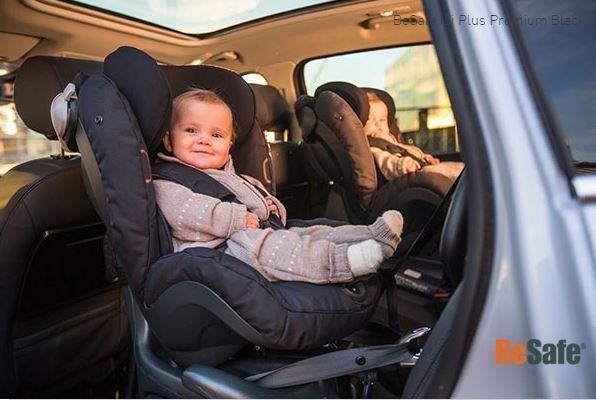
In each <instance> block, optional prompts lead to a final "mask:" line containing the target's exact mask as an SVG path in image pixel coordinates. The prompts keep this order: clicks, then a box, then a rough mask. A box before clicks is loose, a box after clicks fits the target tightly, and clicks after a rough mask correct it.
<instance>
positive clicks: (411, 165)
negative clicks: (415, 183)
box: [401, 157, 421, 174]
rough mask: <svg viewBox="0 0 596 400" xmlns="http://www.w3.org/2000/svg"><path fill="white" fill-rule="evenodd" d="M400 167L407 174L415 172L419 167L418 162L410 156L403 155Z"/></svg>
mask: <svg viewBox="0 0 596 400" xmlns="http://www.w3.org/2000/svg"><path fill="white" fill-rule="evenodd" d="M401 168H402V171H403V173H404V174H409V173H410V172H416V171H418V170H419V169H420V168H421V167H420V164H418V162H417V161H416V160H414V159H413V158H412V157H404V158H403V160H402V164H401Z"/></svg>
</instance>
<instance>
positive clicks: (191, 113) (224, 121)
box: [164, 99, 233, 169]
mask: <svg viewBox="0 0 596 400" xmlns="http://www.w3.org/2000/svg"><path fill="white" fill-rule="evenodd" d="M232 124H233V122H232V112H231V111H230V109H229V108H228V107H227V106H224V105H222V104H214V103H208V102H204V101H198V100H195V99H189V100H186V101H185V102H183V103H182V104H181V105H180V109H179V111H178V115H177V116H176V118H175V122H174V124H173V126H172V127H171V129H170V133H169V135H166V137H165V138H164V144H165V146H166V148H167V149H168V150H169V151H171V152H172V153H174V156H176V157H177V158H178V159H179V160H180V161H183V162H185V163H186V164H189V165H192V166H193V167H195V168H199V169H220V168H222V167H223V166H224V165H225V164H226V162H227V161H228V159H229V156H230V147H231V146H232V129H233V125H232Z"/></svg>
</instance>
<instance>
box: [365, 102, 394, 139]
mask: <svg viewBox="0 0 596 400" xmlns="http://www.w3.org/2000/svg"><path fill="white" fill-rule="evenodd" d="M369 104H370V111H369V113H368V121H366V125H364V133H365V134H366V136H378V135H385V134H389V124H388V123H387V106H385V103H383V102H382V101H371V102H370V103H369Z"/></svg>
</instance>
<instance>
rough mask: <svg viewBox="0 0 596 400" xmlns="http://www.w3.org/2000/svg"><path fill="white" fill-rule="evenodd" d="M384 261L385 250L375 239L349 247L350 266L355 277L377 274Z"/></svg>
mask: <svg viewBox="0 0 596 400" xmlns="http://www.w3.org/2000/svg"><path fill="white" fill-rule="evenodd" d="M382 261H383V249H382V248H381V245H380V244H379V243H378V242H377V241H375V240H373V239H368V240H365V241H364V242H360V243H356V244H353V245H351V246H350V247H348V265H349V267H350V270H351V271H352V274H353V275H354V276H362V275H367V274H372V273H373V272H376V270H377V268H379V265H381V262H382Z"/></svg>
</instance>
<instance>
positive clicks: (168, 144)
mask: <svg viewBox="0 0 596 400" xmlns="http://www.w3.org/2000/svg"><path fill="white" fill-rule="evenodd" d="M163 145H164V146H165V148H166V150H167V151H169V152H170V153H171V152H172V141H171V139H170V131H166V134H165V135H164V137H163Z"/></svg>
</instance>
